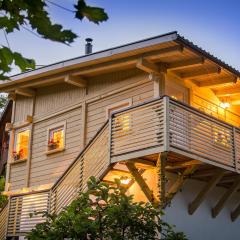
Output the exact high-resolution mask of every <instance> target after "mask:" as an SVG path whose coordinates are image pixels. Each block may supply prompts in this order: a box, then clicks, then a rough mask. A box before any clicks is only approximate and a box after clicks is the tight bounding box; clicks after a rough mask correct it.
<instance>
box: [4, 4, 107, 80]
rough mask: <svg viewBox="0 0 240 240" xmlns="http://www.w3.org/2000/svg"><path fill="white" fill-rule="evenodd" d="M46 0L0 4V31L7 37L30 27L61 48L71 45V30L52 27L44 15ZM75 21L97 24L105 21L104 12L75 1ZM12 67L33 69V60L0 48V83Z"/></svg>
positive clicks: (58, 26)
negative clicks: (61, 44) (62, 45)
mask: <svg viewBox="0 0 240 240" xmlns="http://www.w3.org/2000/svg"><path fill="white" fill-rule="evenodd" d="M48 2H50V1H47V0H34V1H33V0H11V1H9V0H0V11H1V13H0V29H2V30H4V31H6V33H7V34H9V33H12V32H14V31H15V30H21V27H30V28H31V30H33V31H35V33H36V34H39V36H40V37H42V38H45V39H49V40H51V41H56V42H60V43H64V44H71V43H72V42H73V41H74V40H75V39H76V38H77V34H75V33H74V32H72V31H71V30H70V29H63V26H62V25H61V24H56V23H53V22H52V20H51V19H50V17H49V13H48V11H47V3H48ZM74 9H75V10H74V11H73V13H75V17H76V18H77V19H79V20H83V18H84V17H85V18H87V19H88V20H89V21H91V22H94V23H96V24H99V23H100V22H102V21H106V20H107V19H108V16H107V14H106V13H105V11H104V9H102V8H98V7H92V6H89V5H87V4H86V2H85V0H78V1H77V3H76V4H75V5H74ZM11 64H15V65H16V66H18V67H19V68H20V70H21V71H26V70H28V69H34V68H35V62H34V60H32V59H27V58H24V57H23V56H22V55H21V54H19V53H16V52H12V51H11V50H10V49H9V48H7V47H5V46H2V47H1V48H0V79H1V80H3V79H6V78H7V76H6V73H9V72H10V71H11Z"/></svg>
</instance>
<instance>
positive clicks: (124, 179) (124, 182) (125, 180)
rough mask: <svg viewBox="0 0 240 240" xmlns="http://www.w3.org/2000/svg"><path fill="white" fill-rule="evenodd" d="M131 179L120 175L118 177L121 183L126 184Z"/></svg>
mask: <svg viewBox="0 0 240 240" xmlns="http://www.w3.org/2000/svg"><path fill="white" fill-rule="evenodd" d="M130 181H131V179H130V178H128V177H122V178H121V179H120V182H121V184H124V185H128V184H129V183H130Z"/></svg>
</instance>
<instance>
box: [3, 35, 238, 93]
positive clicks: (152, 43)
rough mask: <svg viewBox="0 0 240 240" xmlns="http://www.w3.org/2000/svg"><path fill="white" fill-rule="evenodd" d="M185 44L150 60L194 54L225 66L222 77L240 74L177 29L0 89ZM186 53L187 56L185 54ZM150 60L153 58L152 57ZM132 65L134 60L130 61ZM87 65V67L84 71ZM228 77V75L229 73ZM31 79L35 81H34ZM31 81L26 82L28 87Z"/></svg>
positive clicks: (54, 66)
mask: <svg viewBox="0 0 240 240" xmlns="http://www.w3.org/2000/svg"><path fill="white" fill-rule="evenodd" d="M179 46H180V47H184V49H187V53H186V54H185V53H184V54H182V55H181V57H182V58H179V57H178V58H174V57H173V58H171V60H170V58H167V57H166V56H165V58H164V57H162V56H160V57H159V59H155V58H154V59H153V61H157V62H158V61H160V62H164V63H166V64H169V63H172V62H173V61H176V60H177V59H179V60H184V59H185V60H186V59H187V57H188V58H189V59H190V57H196V56H198V57H199V56H200V57H202V58H204V59H207V60H208V66H207V67H210V68H212V67H214V66H215V65H216V66H218V67H220V68H221V69H224V71H225V72H224V74H223V75H222V76H221V77H223V78H226V77H229V76H230V75H231V76H233V77H235V78H236V79H237V78H239V77H240V72H239V71H238V70H237V69H235V68H233V67H231V66H229V65H228V64H226V63H225V62H223V61H221V60H220V59H218V58H216V57H214V56H213V55H211V54H210V53H208V52H207V51H205V50H203V49H202V48H200V47H198V46H197V45H194V44H193V43H192V42H190V41H189V40H187V39H185V38H184V37H182V36H180V35H179V34H178V33H177V32H169V33H166V34H163V35H159V36H155V37H152V38H147V39H144V40H140V41H136V42H132V43H129V44H125V45H121V46H118V47H114V48H110V49H106V50H103V51H99V52H95V53H92V54H89V55H84V56H80V57H77V58H72V59H69V60H66V61H61V62H57V63H54V64H51V65H48V66H44V67H41V68H38V69H36V70H32V71H28V72H24V73H21V74H17V75H14V76H12V77H11V80H10V81H5V82H2V83H1V84H0V91H6V92H9V91H12V89H14V87H18V88H19V87H20V88H21V87H25V86H22V84H23V83H25V85H26V82H30V81H32V82H31V83H34V84H35V86H37V84H38V82H35V81H37V80H38V81H42V82H43V81H44V80H41V79H44V78H46V77H48V78H49V77H53V78H55V79H56V81H58V80H59V79H60V78H61V79H62V76H61V74H65V73H66V74H72V73H73V74H74V75H84V76H85V75H86V76H87V75H88V74H89V75H90V74H91V71H90V70H91V69H93V68H95V67H96V66H99V65H100V64H103V63H109V64H112V63H114V61H119V60H120V59H125V58H126V57H130V58H131V59H133V58H134V57H141V56H145V54H146V53H147V52H149V53H151V52H152V53H153V54H154V51H156V50H164V49H166V48H170V47H179ZM186 55H187V56H186ZM151 60H152V59H151ZM131 63H132V64H133V61H132V62H131ZM86 68H88V69H90V70H89V71H86ZM177 73H179V74H180V75H181V74H183V73H182V72H181V71H179V72H177ZM227 74H228V75H229V74H230V75H229V76H228V75H227ZM33 81H34V82H33ZM29 85H31V84H27V85H26V86H29Z"/></svg>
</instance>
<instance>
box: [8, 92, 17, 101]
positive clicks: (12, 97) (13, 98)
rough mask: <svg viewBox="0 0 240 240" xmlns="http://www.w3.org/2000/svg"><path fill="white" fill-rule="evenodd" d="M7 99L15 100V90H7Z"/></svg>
mask: <svg viewBox="0 0 240 240" xmlns="http://www.w3.org/2000/svg"><path fill="white" fill-rule="evenodd" d="M8 100H12V101H16V93H15V92H9V93H8Z"/></svg>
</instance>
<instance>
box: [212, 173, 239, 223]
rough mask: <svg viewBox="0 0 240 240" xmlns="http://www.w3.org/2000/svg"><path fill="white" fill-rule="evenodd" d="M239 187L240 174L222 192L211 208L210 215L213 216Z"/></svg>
mask: <svg viewBox="0 0 240 240" xmlns="http://www.w3.org/2000/svg"><path fill="white" fill-rule="evenodd" d="M239 188H240V176H239V177H238V178H237V180H236V181H235V182H234V183H233V185H232V186H231V187H230V188H229V189H228V190H227V191H226V192H225V193H224V194H223V196H222V198H221V199H220V200H219V201H218V203H217V204H216V206H215V207H214V208H213V209H212V217H213V218H215V217H216V216H217V215H218V214H219V213H220V212H221V210H222V209H223V207H224V205H225V203H226V202H227V201H228V200H229V199H230V198H231V197H232V196H233V194H234V193H235V192H236V191H237V190H238V189H239Z"/></svg>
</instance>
